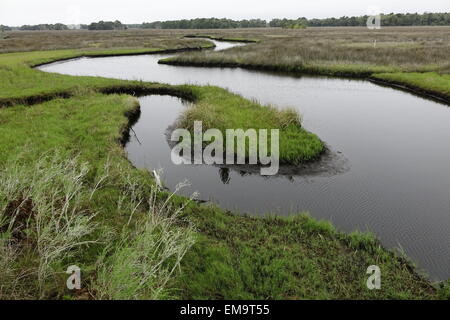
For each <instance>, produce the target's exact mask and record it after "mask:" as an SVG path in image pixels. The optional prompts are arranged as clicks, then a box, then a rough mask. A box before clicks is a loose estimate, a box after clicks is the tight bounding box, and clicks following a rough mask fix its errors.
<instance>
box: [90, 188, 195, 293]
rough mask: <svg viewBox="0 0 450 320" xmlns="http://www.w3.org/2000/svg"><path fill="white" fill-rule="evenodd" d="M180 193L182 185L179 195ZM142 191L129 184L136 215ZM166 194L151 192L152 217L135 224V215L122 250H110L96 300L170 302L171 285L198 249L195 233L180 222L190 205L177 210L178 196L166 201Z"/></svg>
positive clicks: (157, 190)
mask: <svg viewBox="0 0 450 320" xmlns="http://www.w3.org/2000/svg"><path fill="white" fill-rule="evenodd" d="M130 182H132V181H131V180H130ZM181 187H182V185H179V187H177V189H176V191H175V192H177V191H178V190H179V188H181ZM137 188H139V186H138V185H136V184H134V183H129V184H128V188H127V189H128V191H127V192H126V193H128V194H130V195H131V197H132V198H135V200H134V201H133V202H132V203H131V204H130V209H132V210H131V212H132V214H133V213H134V212H135V208H137V207H139V206H140V205H141V202H142V199H141V198H140V197H138V198H136V197H135V195H136V194H138V193H139V191H138V190H137ZM161 191H162V190H161V189H160V188H159V187H157V186H155V187H154V188H153V189H152V190H151V192H150V196H149V198H148V200H147V202H146V205H147V207H148V209H147V211H146V212H145V213H144V214H143V215H142V216H141V217H137V218H136V219H131V218H132V215H131V216H130V219H129V221H128V224H127V225H126V227H125V228H124V230H123V231H122V235H121V239H120V241H119V242H118V244H116V245H114V246H112V247H110V248H108V249H107V250H106V252H105V253H106V254H105V256H104V257H103V258H102V259H101V263H100V267H99V272H98V277H97V280H96V282H95V283H94V285H93V289H94V290H95V292H96V296H97V298H99V299H120V300H124V299H133V300H137V299H151V300H156V299H164V298H168V297H170V292H169V291H168V290H167V285H168V283H169V281H170V280H171V279H172V277H173V274H174V272H175V271H177V269H178V268H179V267H180V263H181V260H182V259H183V257H184V255H185V254H186V252H187V251H188V250H189V248H190V247H191V246H192V245H193V244H194V227H193V225H192V224H191V223H189V222H188V221H187V220H182V219H180V214H181V213H182V212H183V210H184V208H185V206H186V205H187V204H188V202H189V201H187V202H184V204H181V205H174V204H173V202H172V201H171V199H172V198H173V197H174V195H175V192H174V193H172V194H170V195H169V196H166V197H165V199H164V198H162V199H161ZM131 225H132V228H131V229H130V228H129V227H130V226H131ZM130 230H132V231H131V232H130Z"/></svg>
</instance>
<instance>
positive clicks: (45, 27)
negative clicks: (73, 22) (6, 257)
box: [19, 23, 69, 30]
mask: <svg viewBox="0 0 450 320" xmlns="http://www.w3.org/2000/svg"><path fill="white" fill-rule="evenodd" d="M19 30H69V27H67V26H66V25H65V24H62V23H55V24H36V25H23V26H21V27H19Z"/></svg>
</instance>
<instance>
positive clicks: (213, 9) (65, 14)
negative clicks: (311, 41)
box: [0, 0, 450, 26]
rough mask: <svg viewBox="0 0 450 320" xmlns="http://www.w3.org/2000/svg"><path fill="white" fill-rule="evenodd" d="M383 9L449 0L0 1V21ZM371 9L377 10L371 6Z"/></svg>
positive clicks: (321, 14) (428, 7)
mask: <svg viewBox="0 0 450 320" xmlns="http://www.w3.org/2000/svg"><path fill="white" fill-rule="evenodd" d="M374 8H378V9H379V11H381V12H383V13H389V12H396V13H397V12H419V13H423V12H425V11H428V12H448V11H450V1H449V0H426V1H424V0H397V1H394V0H368V1H367V0H276V1H274V0H272V1H266V0H223V1H214V0H162V1H161V0H160V1H152V0H96V1H94V0H27V1H25V0H0V24H4V25H10V26H18V25H23V24H39V23H55V22H62V23H67V24H79V23H90V22H92V21H98V20H116V19H118V20H120V21H122V22H123V23H141V22H144V21H145V22H150V21H155V20H176V19H191V18H199V17H216V18H224V17H226V18H231V19H249V18H262V19H267V20H270V19H272V18H284V17H286V18H298V17H302V16H305V17H307V18H326V17H340V16H343V15H347V16H358V15H364V14H367V13H373V12H371V11H373V9H374ZM376 11H377V10H376Z"/></svg>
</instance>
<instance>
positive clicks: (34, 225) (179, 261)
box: [0, 31, 448, 299]
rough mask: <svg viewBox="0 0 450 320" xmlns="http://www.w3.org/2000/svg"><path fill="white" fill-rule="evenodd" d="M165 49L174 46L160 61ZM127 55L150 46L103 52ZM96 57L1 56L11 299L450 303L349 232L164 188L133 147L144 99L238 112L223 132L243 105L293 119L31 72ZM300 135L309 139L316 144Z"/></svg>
mask: <svg viewBox="0 0 450 320" xmlns="http://www.w3.org/2000/svg"><path fill="white" fill-rule="evenodd" d="M246 32H251V31H246ZM277 32H278V31H277ZM289 32H290V31H289ZM100 34H102V36H104V37H106V38H107V37H115V35H116V33H112V35H108V34H107V33H100ZM224 36H229V35H224ZM241 36H242V37H244V36H246V35H239V37H241ZM249 36H250V35H249ZM38 37H39V36H38ZM38 37H37V38H38ZM80 37H81V36H80ZM177 37H178V33H177ZM49 41H50V40H49ZM51 41H56V40H54V39H53V40H51ZM105 41H107V40H105ZM177 41H178V40H177ZM181 41H184V40H181ZM189 41H192V40H189ZM74 45H75V44H74ZM198 45H203V43H196V44H195V46H198ZM114 46H115V45H114ZM160 47H161V48H171V47H170V43H169V44H167V46H165V45H161V46H158V47H154V48H151V50H155V49H157V48H160ZM178 48H181V47H178ZM41 49H47V48H41ZM149 49H150V48H147V49H144V50H149ZM127 50H128V51H129V52H130V53H136V50H138V51H139V50H143V49H142V48H124V47H121V46H118V47H114V48H113V49H110V50H107V49H99V50H96V51H94V52H93V53H92V54H102V55H103V54H115V53H117V52H120V53H121V54H123V53H125V52H127ZM88 51H91V50H88ZM83 54H86V49H84V48H83V49H79V50H74V49H70V50H54V51H41V52H29V53H8V54H1V55H0V76H1V78H2V82H1V83H0V104H1V105H3V106H9V107H6V108H0V137H1V139H0V151H1V152H0V168H1V170H0V235H1V236H0V251H1V254H0V269H1V272H0V298H3V299H5V298H18V299H27V298H42V299H63V298H65V299H87V298H91V299H169V298H173V299H178V298H199V299H221V298H230V299H238V298H249V299H281V298H285V299H320V298H325V299H342V298H349V299H392V298H397V299H437V298H445V297H447V295H448V287H444V284H441V285H438V284H431V283H430V282H429V281H427V280H426V279H425V278H423V277H421V276H419V275H418V274H417V273H416V272H415V271H414V267H413V265H412V264H411V263H410V262H409V261H407V260H406V259H405V258H402V257H400V256H398V255H396V254H394V253H393V252H391V251H388V250H386V249H384V248H383V247H382V246H381V245H380V244H379V242H378V241H377V240H376V239H375V237H374V236H373V235H370V234H365V233H359V232H355V233H352V234H343V233H340V232H337V231H336V230H335V229H334V228H333V227H332V226H331V225H330V224H329V223H327V222H318V221H316V220H314V219H312V218H310V217H308V216H307V215H305V214H296V215H293V216H291V217H289V218H281V217H271V216H268V217H265V218H256V217H249V216H243V215H239V214H238V213H232V212H227V211H224V210H221V209H220V208H218V207H216V206H214V205H212V204H208V205H200V204H197V203H196V202H194V201H189V199H186V198H182V197H178V196H176V195H172V194H170V193H168V192H166V191H163V190H161V189H159V188H158V187H157V186H156V185H155V184H154V181H153V177H152V176H151V174H149V173H148V172H147V171H143V170H137V169H136V168H134V167H132V165H131V164H130V163H129V162H128V160H127V159H126V155H125V153H124V150H123V147H122V145H121V142H123V141H124V138H125V137H126V135H127V132H128V127H129V125H130V123H131V122H132V121H133V120H134V119H136V117H137V116H138V114H139V106H138V104H137V102H136V100H135V98H134V97H132V96H130V95H129V94H130V93H132V92H135V93H138V94H170V95H175V96H179V97H183V98H185V99H188V100H191V101H193V102H194V106H193V111H192V112H193V114H194V115H193V114H190V115H189V116H194V117H195V111H196V110H195V109H196V108H208V112H220V111H223V112H227V118H226V119H223V120H221V121H225V122H226V123H232V124H235V125H241V124H242V123H240V122H239V121H240V120H239V119H236V117H235V116H240V113H238V114H234V113H233V112H235V111H236V110H233V108H232V105H234V103H235V102H236V103H238V104H243V105H244V106H245V107H246V109H248V110H246V111H245V117H246V118H251V117H252V113H253V112H255V111H260V110H265V112H267V114H266V117H264V118H263V119H264V121H265V122H264V123H261V124H260V125H261V126H262V125H264V126H265V125H267V124H270V123H272V122H273V121H275V119H277V120H278V121H280V119H285V117H284V116H283V115H281V116H279V115H278V114H277V113H276V112H275V111H274V110H273V109H271V108H268V107H266V108H267V109H264V107H261V106H259V105H258V104H256V103H254V102H250V101H248V100H245V99H243V98H241V97H239V96H236V95H233V94H231V93H229V92H227V91H225V90H223V89H219V88H214V87H197V86H168V85H163V84H156V83H153V84H151V83H144V82H132V81H119V80H111V79H102V78H95V77H71V76H64V75H56V74H47V73H43V72H40V71H37V70H33V69H31V68H30V66H32V65H36V64H39V63H43V62H49V61H53V60H58V59H64V58H70V57H76V56H80V55H83ZM3 80H4V81H3ZM47 100H48V101H47ZM31 103H32V104H33V105H32V106H30V104H31ZM240 112H241V111H240ZM228 113H229V114H228ZM195 118H196V117H195ZM287 118H288V119H292V118H291V116H290V117H287ZM215 120H217V119H215ZM288 123H289V122H288ZM216 124H217V123H213V124H212V125H216ZM221 124H222V125H223V122H221V123H219V125H221ZM288 127H289V125H288V126H287V128H288ZM300 129H301V128H300ZM300 129H299V128H298V126H297V130H300ZM298 132H299V134H300V133H301V134H300V136H299V139H303V138H304V137H303V135H307V133H306V132H304V131H298ZM316 139H317V138H316V137H315V136H314V138H313V140H314V141H315V142H317V141H318V140H316ZM316 146H317V150H318V149H319V148H320V147H319V145H317V144H316ZM72 264H76V265H78V266H79V267H81V269H82V271H83V278H82V279H83V286H82V287H83V289H82V290H80V291H77V292H70V291H68V290H67V289H66V286H65V281H66V279H67V276H68V275H67V274H65V270H66V268H67V267H68V266H69V265H72ZM373 264H376V265H378V266H380V268H381V270H383V280H382V281H383V282H382V289H381V290H373V291H370V290H368V289H367V288H366V284H365V282H366V279H367V275H366V269H367V267H368V266H369V265H373Z"/></svg>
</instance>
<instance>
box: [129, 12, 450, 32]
mask: <svg viewBox="0 0 450 320" xmlns="http://www.w3.org/2000/svg"><path fill="white" fill-rule="evenodd" d="M368 17H369V16H367V15H365V16H359V17H347V16H344V17H340V18H326V19H307V18H304V17H302V18H298V19H273V20H271V21H270V22H267V21H266V20H261V19H252V20H239V21H237V20H231V19H217V18H209V19H208V18H203V19H191V20H173V21H155V22H150V23H143V24H142V26H140V27H142V28H146V29H232V28H265V27H281V28H304V27H344V26H365V25H366V23H367V19H368ZM381 24H382V25H383V26H445V25H450V13H449V12H447V13H423V14H418V13H406V14H403V13H389V14H382V15H381ZM135 27H136V26H135Z"/></svg>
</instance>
